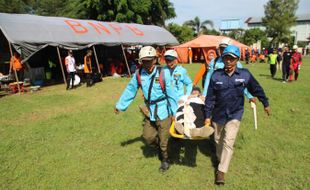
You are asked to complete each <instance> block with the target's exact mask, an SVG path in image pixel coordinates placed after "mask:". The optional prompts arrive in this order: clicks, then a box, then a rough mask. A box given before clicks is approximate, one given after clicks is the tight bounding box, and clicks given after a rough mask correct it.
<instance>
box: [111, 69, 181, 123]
mask: <svg viewBox="0 0 310 190" xmlns="http://www.w3.org/2000/svg"><path fill="white" fill-rule="evenodd" d="M153 75H155V79H154V82H153V87H152V89H151V94H150V98H151V99H150V100H151V101H156V100H160V99H162V101H159V102H157V103H154V104H151V105H150V106H149V107H150V110H149V111H150V120H151V121H156V120H163V119H166V118H167V117H168V116H169V114H170V115H175V112H176V110H177V102H176V101H175V99H176V98H175V97H174V96H175V95H174V92H173V90H172V89H171V87H170V82H169V81H165V82H166V92H167V95H168V97H169V98H168V100H169V104H168V102H167V99H165V94H164V93H163V90H162V88H161V87H160V84H159V72H158V70H157V67H155V68H154V70H153V72H152V73H151V74H148V73H147V72H146V71H145V70H144V69H143V68H142V70H141V88H142V93H143V95H144V97H145V98H146V99H148V98H149V97H148V91H149V86H150V84H151V79H152V76H153ZM138 89H139V85H138V81H137V77H136V74H134V75H133V77H132V79H131V80H130V82H129V84H128V85H127V87H126V89H125V90H124V92H123V94H122V96H121V97H120V99H119V100H118V102H117V103H116V108H117V109H118V110H121V111H125V110H126V109H127V108H128V106H129V105H130V103H131V102H132V101H133V99H134V98H135V96H136V94H137V92H138ZM156 105H157V116H158V118H157V117H156V113H155V107H156ZM169 105H170V106H169Z"/></svg>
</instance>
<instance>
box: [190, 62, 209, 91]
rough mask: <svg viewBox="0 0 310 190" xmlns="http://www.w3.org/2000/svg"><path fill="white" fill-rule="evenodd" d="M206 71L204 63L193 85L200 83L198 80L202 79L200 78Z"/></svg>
mask: <svg viewBox="0 0 310 190" xmlns="http://www.w3.org/2000/svg"><path fill="white" fill-rule="evenodd" d="M205 72H206V64H205V63H202V64H201V66H200V68H199V71H198V73H197V74H196V76H195V79H194V81H193V85H194V86H196V85H197V84H198V82H199V81H200V79H201V78H202V76H203V75H204V74H205Z"/></svg>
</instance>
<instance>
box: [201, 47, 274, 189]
mask: <svg viewBox="0 0 310 190" xmlns="http://www.w3.org/2000/svg"><path fill="white" fill-rule="evenodd" d="M222 58H223V62H224V64H225V67H224V69H218V70H216V71H215V72H214V73H213V75H212V77H211V80H210V85H209V88H208V94H207V97H206V101H205V118H206V120H205V124H210V123H211V119H212V126H213V127H214V129H215V131H214V141H215V146H216V156H217V159H218V162H219V164H218V168H217V173H216V179H215V182H216V184H224V183H225V181H224V173H226V172H227V171H228V167H229V163H230V160H231V158H232V154H233V146H234V143H235V139H236V136H237V133H238V130H239V126H240V121H241V118H242V115H243V111H244V96H243V93H244V89H245V88H247V89H248V90H249V92H250V93H251V94H253V95H254V96H256V97H258V99H259V100H260V101H261V102H262V104H263V106H264V110H265V112H266V113H267V114H268V115H269V112H270V108H269V103H268V98H267V97H266V95H265V93H264V90H263V88H262V87H261V86H260V85H259V83H258V82H257V81H256V79H255V78H254V77H253V75H252V74H251V73H250V72H249V71H248V70H247V69H241V68H238V67H237V66H236V65H237V63H238V60H239V58H240V50H239V48H238V47H237V46H234V45H229V46H227V47H226V48H225V50H224V52H223V55H222Z"/></svg>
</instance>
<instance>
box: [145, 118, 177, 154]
mask: <svg viewBox="0 0 310 190" xmlns="http://www.w3.org/2000/svg"><path fill="white" fill-rule="evenodd" d="M170 125H171V118H170V117H168V118H166V119H164V120H158V121H150V120H149V119H148V118H145V119H144V123H143V135H142V136H143V138H144V140H145V142H146V144H148V145H149V146H151V147H154V148H156V147H158V146H159V148H160V154H161V155H160V156H161V158H162V160H167V159H168V140H169V137H170V134H169V128H170Z"/></svg>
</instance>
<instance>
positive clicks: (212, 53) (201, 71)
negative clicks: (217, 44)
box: [193, 49, 216, 86]
mask: <svg viewBox="0 0 310 190" xmlns="http://www.w3.org/2000/svg"><path fill="white" fill-rule="evenodd" d="M214 58H216V51H215V50H213V49H210V50H208V52H207V59H206V61H205V63H202V64H201V66H200V68H199V71H198V72H197V74H196V76H195V78H194V81H193V86H197V84H198V82H199V81H200V79H201V78H202V86H204V84H205V79H206V75H207V71H208V67H209V64H210V62H211V60H212V59H214Z"/></svg>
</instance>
